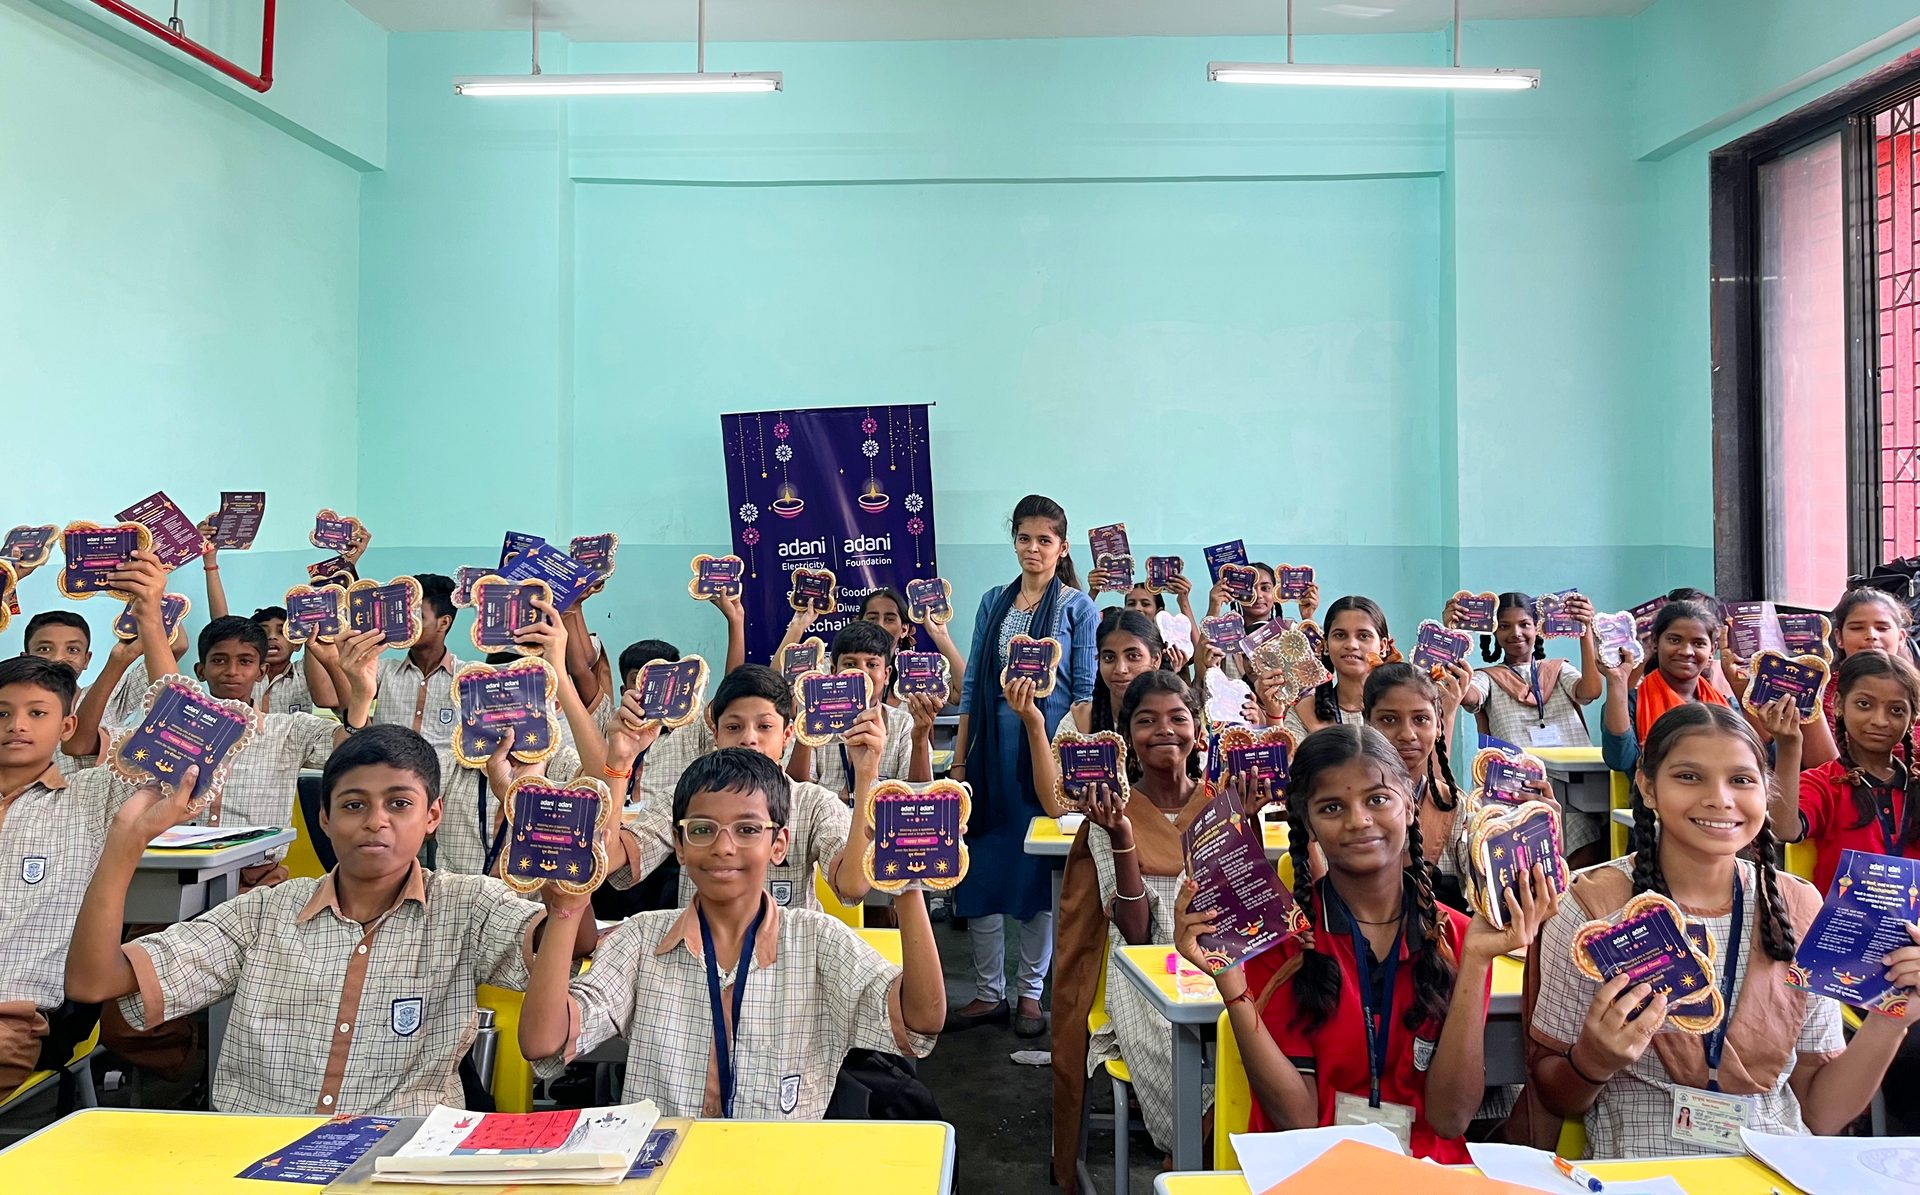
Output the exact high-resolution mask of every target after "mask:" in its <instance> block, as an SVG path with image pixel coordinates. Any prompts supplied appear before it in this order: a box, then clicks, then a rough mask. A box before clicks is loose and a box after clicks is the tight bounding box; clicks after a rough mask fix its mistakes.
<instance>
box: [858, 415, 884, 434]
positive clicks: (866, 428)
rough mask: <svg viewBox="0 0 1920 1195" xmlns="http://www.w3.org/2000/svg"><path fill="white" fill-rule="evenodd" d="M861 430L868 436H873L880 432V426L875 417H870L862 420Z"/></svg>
mask: <svg viewBox="0 0 1920 1195" xmlns="http://www.w3.org/2000/svg"><path fill="white" fill-rule="evenodd" d="M860 430H861V431H862V432H864V433H866V434H867V435H869V436H871V435H872V434H873V433H875V432H877V431H879V430H880V424H879V423H878V422H877V421H876V420H875V419H874V417H873V416H871V415H869V416H867V417H866V418H865V419H862V420H861V421H860Z"/></svg>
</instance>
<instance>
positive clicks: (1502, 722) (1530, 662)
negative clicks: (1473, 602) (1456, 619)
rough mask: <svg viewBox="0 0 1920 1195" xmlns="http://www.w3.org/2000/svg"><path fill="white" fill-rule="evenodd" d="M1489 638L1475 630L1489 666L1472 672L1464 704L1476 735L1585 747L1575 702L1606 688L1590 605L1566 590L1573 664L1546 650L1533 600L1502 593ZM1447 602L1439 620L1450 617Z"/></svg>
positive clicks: (1524, 743) (1584, 723) (1586, 700)
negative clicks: (1575, 630)
mask: <svg viewBox="0 0 1920 1195" xmlns="http://www.w3.org/2000/svg"><path fill="white" fill-rule="evenodd" d="M1496 609H1497V615H1496V617H1497V619H1498V625H1497V627H1496V629H1495V630H1494V632H1493V635H1492V637H1491V639H1489V638H1488V637H1487V636H1484V635H1483V636H1481V638H1480V644H1481V654H1482V655H1483V656H1484V657H1485V658H1486V659H1487V661H1488V662H1489V663H1491V664H1492V665H1493V666H1492V667H1491V668H1482V669H1480V670H1479V671H1477V672H1475V673H1474V674H1473V687H1472V688H1471V689H1470V690H1469V691H1468V693H1467V694H1466V699H1465V705H1466V707H1467V708H1468V709H1469V710H1472V711H1474V713H1475V715H1476V716H1477V718H1478V721H1479V724H1480V730H1481V733H1483V734H1490V735H1492V736H1493V737H1494V738H1496V739H1500V740H1501V741H1503V742H1508V743H1513V744H1516V745H1518V746H1521V747H1584V746H1586V745H1587V744H1588V743H1590V742H1591V741H1592V737H1591V735H1589V734H1588V732H1587V720H1586V716H1585V715H1583V714H1582V713H1581V712H1580V707H1581V706H1583V705H1586V704H1588V703H1589V702H1591V701H1593V700H1594V699H1595V698H1597V697H1599V696H1600V694H1601V693H1602V692H1603V691H1605V688H1606V678H1605V676H1603V675H1602V673H1601V671H1600V659H1599V653H1598V651H1596V650H1595V643H1594V636H1593V604H1592V603H1591V602H1589V601H1588V600H1587V599H1586V597H1585V596H1584V595H1582V594H1577V593H1576V594H1570V595H1569V596H1568V598H1567V612H1568V613H1569V614H1571V615H1573V616H1574V617H1575V618H1577V619H1579V620H1580V623H1581V625H1582V626H1583V627H1584V628H1585V633H1583V634H1582V635H1581V636H1580V666H1579V667H1578V668H1577V669H1576V668H1572V667H1569V666H1568V662H1567V661H1566V660H1554V659H1549V658H1548V657H1547V650H1546V640H1545V638H1544V637H1543V636H1542V635H1541V634H1540V626H1539V624H1538V623H1537V622H1536V621H1535V620H1534V604H1533V599H1532V598H1530V597H1528V596H1527V595H1526V594H1524V593H1503V594H1501V595H1500V600H1499V603H1498V605H1497V607H1496ZM1453 613H1454V604H1453V601H1452V600H1449V601H1448V602H1447V614H1446V617H1445V619H1444V621H1446V622H1447V623H1448V624H1449V625H1451V624H1452V615H1453Z"/></svg>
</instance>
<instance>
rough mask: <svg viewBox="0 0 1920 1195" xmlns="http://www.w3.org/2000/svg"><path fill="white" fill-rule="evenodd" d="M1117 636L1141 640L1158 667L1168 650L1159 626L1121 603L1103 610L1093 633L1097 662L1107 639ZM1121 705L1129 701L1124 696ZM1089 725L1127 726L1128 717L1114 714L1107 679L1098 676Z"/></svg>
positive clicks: (1095, 680)
mask: <svg viewBox="0 0 1920 1195" xmlns="http://www.w3.org/2000/svg"><path fill="white" fill-rule="evenodd" d="M1116 635H1125V636H1127V637H1129V638H1132V639H1138V640H1139V641H1140V643H1141V645H1142V646H1144V647H1145V648H1146V649H1147V655H1148V656H1149V657H1150V658H1151V659H1152V660H1153V662H1154V665H1153V666H1154V667H1155V668H1158V667H1159V666H1160V661H1161V659H1162V658H1163V657H1164V655H1165V653H1166V650H1167V645H1166V642H1165V641H1164V640H1163V639H1161V638H1160V628H1159V627H1157V626H1155V625H1153V620H1152V619H1151V618H1148V617H1147V616H1146V615H1144V614H1142V613H1140V612H1139V611H1138V610H1128V609H1126V608H1124V607H1121V606H1109V607H1107V608H1106V609H1105V610H1103V611H1101V613H1100V629H1099V630H1097V631H1095V632H1094V636H1093V650H1094V659H1095V660H1096V661H1097V660H1098V659H1099V654H1100V649H1101V648H1102V647H1103V646H1105V645H1106V642H1107V640H1109V639H1111V638H1113V637H1114V636H1116ZM1139 679H1140V678H1139V677H1137V676H1136V677H1134V680H1135V681H1138V680H1139ZM1129 687H1131V686H1129ZM1121 704H1122V705H1125V704H1126V699H1125V698H1122V699H1121ZM1087 724H1088V725H1089V726H1091V727H1092V728H1093V729H1094V730H1096V731H1100V730H1118V729H1119V728H1121V727H1123V726H1125V725H1126V719H1125V718H1118V719H1116V718H1115V716H1114V709H1113V695H1112V694H1111V693H1109V692H1108V691H1107V682H1106V680H1105V679H1104V678H1100V677H1095V679H1094V685H1093V711H1092V713H1091V714H1090V715H1089V719H1088V723H1087Z"/></svg>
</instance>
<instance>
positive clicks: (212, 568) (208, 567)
mask: <svg viewBox="0 0 1920 1195" xmlns="http://www.w3.org/2000/svg"><path fill="white" fill-rule="evenodd" d="M200 571H201V572H203V573H217V572H219V571H220V566H219V565H217V564H202V565H201V566H200Z"/></svg>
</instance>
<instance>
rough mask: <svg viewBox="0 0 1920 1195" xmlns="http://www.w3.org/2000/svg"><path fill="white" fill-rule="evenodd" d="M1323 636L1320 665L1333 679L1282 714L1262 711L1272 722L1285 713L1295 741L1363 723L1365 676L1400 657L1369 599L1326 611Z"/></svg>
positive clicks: (1347, 600) (1351, 599)
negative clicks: (1312, 733) (1329, 728)
mask: <svg viewBox="0 0 1920 1195" xmlns="http://www.w3.org/2000/svg"><path fill="white" fill-rule="evenodd" d="M1324 636H1325V642H1324V644H1323V645H1322V648H1321V660H1320V662H1321V663H1322V664H1324V665H1325V666H1326V669H1327V671H1328V672H1330V673H1332V676H1331V677H1330V678H1329V679H1328V680H1326V681H1325V682H1324V683H1322V684H1320V685H1319V686H1317V687H1316V688H1315V689H1314V690H1313V691H1312V692H1310V693H1308V694H1306V695H1305V696H1304V697H1301V698H1300V699H1299V700H1297V701H1295V702H1294V703H1293V705H1292V707H1291V708H1289V709H1287V710H1285V711H1281V710H1276V709H1274V708H1272V707H1271V706H1269V707H1268V708H1267V716H1268V717H1269V718H1273V719H1275V720H1279V719H1281V717H1282V714H1283V713H1284V720H1285V722H1286V727H1287V729H1288V730H1291V731H1292V732H1293V733H1294V737H1295V738H1305V737H1306V736H1307V734H1308V732H1309V731H1314V730H1319V729H1320V728H1321V727H1323V726H1341V725H1346V726H1357V725H1359V724H1361V723H1362V722H1364V721H1366V708H1365V707H1366V700H1365V692H1366V686H1367V674H1368V673H1370V672H1372V671H1373V670H1374V669H1375V668H1376V667H1378V666H1379V665H1381V664H1384V663H1390V662H1392V661H1393V660H1396V659H1398V658H1399V656H1398V655H1397V654H1396V653H1395V652H1394V650H1393V632H1391V631H1389V630H1388V629H1387V615H1386V611H1384V610H1382V609H1381V608H1380V603H1378V602H1376V601H1374V600H1373V599H1372V598H1370V597H1362V596H1360V595H1358V594H1354V595H1349V596H1347V597H1343V598H1339V599H1337V600H1336V601H1335V602H1334V603H1333V605H1331V606H1329V607H1327V625H1326V627H1325V629H1324ZM1262 696H1263V700H1264V699H1265V695H1264V694H1263V695H1262Z"/></svg>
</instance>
